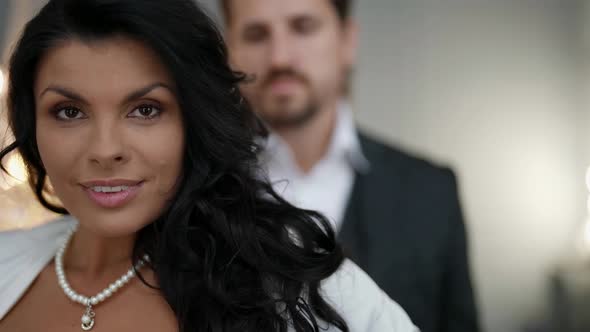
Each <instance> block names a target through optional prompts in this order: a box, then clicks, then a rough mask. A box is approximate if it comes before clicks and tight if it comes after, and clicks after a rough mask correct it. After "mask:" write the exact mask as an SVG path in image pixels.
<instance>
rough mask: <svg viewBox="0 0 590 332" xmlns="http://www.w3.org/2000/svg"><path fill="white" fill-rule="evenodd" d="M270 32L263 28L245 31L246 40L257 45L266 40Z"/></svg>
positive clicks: (252, 28)
mask: <svg viewBox="0 0 590 332" xmlns="http://www.w3.org/2000/svg"><path fill="white" fill-rule="evenodd" d="M267 35H268V32H267V30H266V29H264V28H262V27H251V28H247V29H246V30H245V31H244V35H243V36H244V40H245V41H246V42H250V43H255V42H260V41H263V40H264V39H266V37H267Z"/></svg>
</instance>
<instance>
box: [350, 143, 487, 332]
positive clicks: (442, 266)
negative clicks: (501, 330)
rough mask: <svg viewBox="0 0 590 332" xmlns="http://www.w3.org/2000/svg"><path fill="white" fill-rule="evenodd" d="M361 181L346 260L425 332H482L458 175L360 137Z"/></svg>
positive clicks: (356, 186)
mask: <svg viewBox="0 0 590 332" xmlns="http://www.w3.org/2000/svg"><path fill="white" fill-rule="evenodd" d="M360 142H361V146H362V150H363V153H364V154H365V157H366V158H367V159H368V160H369V162H370V170H369V171H367V172H365V173H362V174H361V173H357V174H356V177H355V182H354V185H353V190H352V194H351V197H350V201H349V204H348V207H347V210H346V214H345V218H344V222H343V224H342V228H341V231H340V234H339V238H340V241H341V242H342V244H343V247H344V250H345V253H347V255H348V256H349V257H350V258H351V259H352V260H353V261H355V262H356V263H357V264H358V265H359V266H360V267H361V268H363V269H364V270H365V271H366V272H367V273H368V274H369V275H370V276H371V277H372V278H373V279H374V280H375V282H376V283H377V284H378V285H379V286H380V287H381V288H382V289H383V290H384V291H385V292H387V294H389V296H390V297H391V298H392V299H394V300H395V301H396V302H398V303H399V304H400V305H401V306H402V307H403V308H404V309H405V310H406V312H407V313H408V315H409V316H410V318H411V319H412V321H413V322H414V324H416V325H417V326H418V327H419V328H420V329H421V330H422V332H477V331H479V324H478V318H477V310H476V307H475V301H474V295H473V290H472V286H471V280H470V276H469V264H468V257H467V244H466V234H465V233H466V232H465V225H464V222H463V216H462V213H461V208H460V205H459V199H458V195H457V184H456V181H455V176H454V174H453V173H452V171H451V170H449V169H445V168H439V167H437V166H434V165H432V164H430V163H428V162H426V161H424V160H420V159H418V158H415V157H412V156H409V155H408V154H405V153H403V152H401V151H398V150H395V149H393V148H390V147H387V146H385V145H383V144H381V143H379V142H377V141H375V140H373V139H371V138H369V137H367V136H365V135H360Z"/></svg>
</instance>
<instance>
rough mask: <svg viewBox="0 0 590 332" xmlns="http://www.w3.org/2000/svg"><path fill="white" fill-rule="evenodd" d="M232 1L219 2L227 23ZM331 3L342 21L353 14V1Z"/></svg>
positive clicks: (334, 0)
mask: <svg viewBox="0 0 590 332" xmlns="http://www.w3.org/2000/svg"><path fill="white" fill-rule="evenodd" d="M230 1H235V0H219V2H220V4H221V12H222V14H223V17H224V19H225V21H226V22H228V21H229V17H230V9H229V5H230ZM329 1H330V3H331V4H332V6H334V9H335V10H336V13H337V14H338V17H340V20H342V21H344V20H346V19H347V18H348V17H349V16H350V12H351V9H350V7H351V4H352V0H329Z"/></svg>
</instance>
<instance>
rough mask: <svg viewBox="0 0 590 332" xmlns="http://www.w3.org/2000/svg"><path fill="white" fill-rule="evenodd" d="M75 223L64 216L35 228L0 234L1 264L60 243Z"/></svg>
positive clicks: (70, 218)
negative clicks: (33, 250)
mask: <svg viewBox="0 0 590 332" xmlns="http://www.w3.org/2000/svg"><path fill="white" fill-rule="evenodd" d="M74 223H75V221H74V219H73V218H72V217H70V216H63V217H60V218H57V219H55V220H50V221H48V222H46V223H44V224H42V225H40V226H36V227H33V228H28V229H15V230H9V231H3V232H0V248H1V249H2V250H0V262H2V261H3V260H2V259H6V258H8V257H11V256H14V255H18V254H21V253H23V252H27V251H30V250H31V249H35V248H38V247H42V246H47V245H50V244H52V243H56V242H58V240H59V239H60V237H61V236H63V235H64V234H65V232H66V231H67V230H68V229H69V228H70V227H72V226H73V225H74Z"/></svg>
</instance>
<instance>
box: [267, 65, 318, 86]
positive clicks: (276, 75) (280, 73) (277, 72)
mask: <svg viewBox="0 0 590 332" xmlns="http://www.w3.org/2000/svg"><path fill="white" fill-rule="evenodd" d="M285 78H290V79H295V80H298V81H300V82H302V83H304V84H307V83H308V80H307V77H305V75H303V74H302V73H299V72H297V71H296V70H295V69H293V68H284V69H274V70H271V71H270V72H269V73H268V74H267V75H266V76H265V77H264V79H263V80H262V85H263V86H264V87H266V86H268V85H270V84H272V83H273V82H274V81H275V80H278V79H285Z"/></svg>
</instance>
